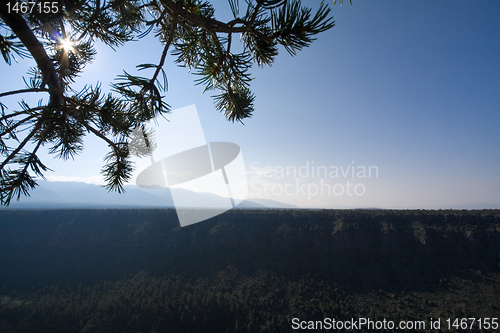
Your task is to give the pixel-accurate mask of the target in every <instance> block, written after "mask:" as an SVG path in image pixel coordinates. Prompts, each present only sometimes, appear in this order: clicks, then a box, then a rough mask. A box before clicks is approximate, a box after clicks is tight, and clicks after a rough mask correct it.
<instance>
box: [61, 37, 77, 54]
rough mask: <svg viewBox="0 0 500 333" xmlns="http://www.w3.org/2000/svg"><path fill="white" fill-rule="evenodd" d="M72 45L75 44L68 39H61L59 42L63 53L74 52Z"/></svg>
mask: <svg viewBox="0 0 500 333" xmlns="http://www.w3.org/2000/svg"><path fill="white" fill-rule="evenodd" d="M74 44H75V43H74V42H73V41H71V40H69V39H63V40H61V45H60V47H61V48H62V49H64V50H65V51H74V50H75V48H74V47H73V45H74Z"/></svg>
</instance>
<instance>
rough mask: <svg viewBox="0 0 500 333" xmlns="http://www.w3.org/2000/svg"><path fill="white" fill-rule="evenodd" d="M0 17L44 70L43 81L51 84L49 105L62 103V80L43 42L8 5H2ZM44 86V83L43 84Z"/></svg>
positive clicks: (42, 70) (41, 69)
mask: <svg viewBox="0 0 500 333" xmlns="http://www.w3.org/2000/svg"><path fill="white" fill-rule="evenodd" d="M0 18H1V19H2V20H3V21H4V23H5V24H6V25H8V26H9V28H10V29H11V30H12V32H14V34H15V35H16V36H17V38H19V40H20V41H21V42H22V43H23V44H24V46H25V47H26V48H27V49H28V51H29V52H30V54H31V55H32V56H33V59H35V61H36V63H37V65H38V68H39V69H40V71H41V72H42V76H43V82H44V83H45V84H47V85H48V86H49V90H50V102H49V105H52V106H56V105H61V100H62V94H63V91H62V87H61V81H60V80H59V76H58V74H57V71H56V69H55V68H54V63H53V62H52V60H51V59H50V58H49V56H48V55H47V53H46V52H45V48H44V47H43V45H42V43H40V41H39V40H38V39H37V38H36V36H35V35H34V34H33V31H32V30H31V29H30V27H29V26H28V24H27V23H26V21H25V20H24V18H23V17H22V16H21V15H20V14H18V13H14V12H11V13H9V12H8V11H7V6H0ZM42 86H43V85H42Z"/></svg>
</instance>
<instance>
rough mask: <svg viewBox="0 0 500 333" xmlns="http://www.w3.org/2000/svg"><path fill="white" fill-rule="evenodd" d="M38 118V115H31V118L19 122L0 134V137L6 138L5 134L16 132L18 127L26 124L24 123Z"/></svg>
mask: <svg viewBox="0 0 500 333" xmlns="http://www.w3.org/2000/svg"><path fill="white" fill-rule="evenodd" d="M36 116H37V115H36V114H32V115H30V116H29V117H26V118H24V119H23V120H20V121H18V122H17V123H16V124H15V125H13V126H11V127H9V128H7V129H6V130H5V131H3V132H2V133H0V137H2V136H4V135H5V134H7V133H9V132H11V131H12V130H14V129H15V128H16V127H18V126H20V125H22V124H24V123H25V122H27V121H28V120H30V119H33V118H35V117H36Z"/></svg>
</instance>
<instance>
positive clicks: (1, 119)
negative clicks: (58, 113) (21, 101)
mask: <svg viewBox="0 0 500 333" xmlns="http://www.w3.org/2000/svg"><path fill="white" fill-rule="evenodd" d="M45 108H46V107H45V106H38V107H36V108H32V109H29V110H23V111H19V112H13V113H11V114H8V115H5V116H3V117H0V121H3V120H6V119H9V118H12V117H16V116H19V115H21V114H27V113H28V111H38V110H43V109H45Z"/></svg>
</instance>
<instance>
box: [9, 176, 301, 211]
mask: <svg viewBox="0 0 500 333" xmlns="http://www.w3.org/2000/svg"><path fill="white" fill-rule="evenodd" d="M125 189H126V192H125V193H122V194H120V193H117V192H108V191H107V190H106V189H104V188H103V187H101V186H99V185H94V184H87V183H81V182H50V181H41V182H39V186H38V187H37V188H36V189H35V190H33V191H31V192H30V196H29V197H21V199H20V200H19V201H16V200H13V201H12V202H11V204H10V206H9V208H18V209H19V208H27V209H43V208H47V209H55V208H148V207H150V208H174V201H173V199H172V194H171V191H174V192H175V193H176V195H178V196H182V197H184V198H186V197H187V198H189V200H190V201H191V202H196V203H199V208H218V207H222V206H223V205H224V203H225V202H226V200H227V199H226V198H223V197H220V196H218V195H215V194H212V193H198V192H193V191H189V190H184V189H169V188H167V189H159V190H150V189H143V188H140V187H138V186H135V185H126V186H125ZM237 208H244V209H266V208H299V207H297V206H293V205H288V204H285V203H282V202H278V201H274V200H267V199H251V200H243V201H242V202H241V203H240V204H239V205H237Z"/></svg>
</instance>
